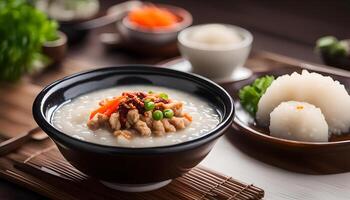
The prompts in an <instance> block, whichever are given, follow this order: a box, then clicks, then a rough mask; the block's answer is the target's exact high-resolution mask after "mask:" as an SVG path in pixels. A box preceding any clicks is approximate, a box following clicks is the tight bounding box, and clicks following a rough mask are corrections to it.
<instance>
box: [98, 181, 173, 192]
mask: <svg viewBox="0 0 350 200" xmlns="http://www.w3.org/2000/svg"><path fill="white" fill-rule="evenodd" d="M171 181H172V180H171V179H169V180H165V181H161V182H155V183H146V184H120V183H113V182H107V181H101V183H102V184H103V185H105V186H107V187H109V188H111V189H114V190H119V191H123V192H147V191H152V190H157V189H159V188H162V187H164V186H166V185H168V184H169V183H170V182H171Z"/></svg>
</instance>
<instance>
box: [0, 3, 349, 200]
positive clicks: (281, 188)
mask: <svg viewBox="0 0 350 200" xmlns="http://www.w3.org/2000/svg"><path fill="white" fill-rule="evenodd" d="M115 2H118V1H111V0H108V1H107V0H104V1H103V7H106V6H108V5H111V4H114V3H115ZM155 2H167V3H169V2H173V3H174V4H175V5H179V6H182V7H185V8H187V9H188V10H190V11H191V12H192V13H193V16H194V23H196V24H198V23H209V22H222V23H231V24H238V25H240V26H243V27H245V28H247V29H249V30H250V31H251V32H252V33H253V35H254V45H253V50H254V51H259V50H266V51H272V52H276V53H279V54H283V55H286V56H289V57H294V58H299V59H303V60H306V61H310V62H315V63H320V62H321V61H320V59H319V58H318V56H317V55H315V54H314V52H313V43H314V41H315V39H316V38H317V37H319V36H322V35H324V34H333V35H336V36H338V37H342V38H344V37H346V36H349V35H350V32H349V29H348V24H349V20H350V14H349V12H348V10H349V5H348V4H346V2H345V1H344V2H343V1H332V2H328V4H327V3H325V1H317V2H316V1H309V2H304V3H303V5H300V3H297V1H292V0H290V1H286V2H284V3H280V2H277V1H276V2H273V3H271V2H270V3H268V4H266V3H265V4H263V3H262V2H260V1H252V0H250V1H211V2H204V1H186V0H178V1H176V2H175V1H155ZM199 2H200V3H199ZM213 8H214V9H215V12H214V11H213ZM325 13H326V14H325ZM111 31H113V26H109V27H104V28H101V29H98V30H94V31H92V32H91V34H90V35H89V36H88V38H87V39H86V40H85V41H83V42H82V43H79V44H76V45H74V46H71V47H70V49H69V53H68V59H69V60H70V63H68V64H66V65H65V66H64V68H61V69H57V70H66V71H67V72H69V71H70V70H71V71H74V67H75V65H81V66H86V68H91V67H103V66H110V65H116V64H126V63H147V64H155V63H157V62H160V61H162V60H164V58H161V57H152V58H150V57H141V56H136V55H134V54H132V53H130V52H123V51H113V52H110V51H106V50H105V49H104V48H103V46H102V45H101V44H100V42H99V40H98V36H99V34H100V33H103V32H111ZM46 73H47V74H46V75H43V76H39V77H38V78H36V79H35V80H34V81H33V82H34V83H35V84H38V85H41V86H42V85H45V84H47V83H49V82H51V81H53V80H50V79H48V78H46V77H52V76H51V75H52V74H54V73H55V71H54V70H53V71H49V72H46ZM56 78H59V77H56ZM239 144H240V141H239V140H237V139H236V138H234V137H233V136H232V135H226V136H224V137H222V138H221V139H220V140H219V142H218V143H217V144H216V145H215V147H214V149H213V151H212V152H211V153H210V154H209V156H208V157H207V158H206V159H205V160H204V161H203V164H204V165H205V166H208V167H210V168H212V169H214V170H218V171H220V172H223V173H225V174H227V175H230V176H233V177H235V178H237V179H239V180H242V181H245V182H247V183H253V184H256V185H257V186H259V187H261V188H263V189H264V190H265V192H266V199H310V200H311V199H325V200H326V199H327V200H328V199H344V200H345V199H350V173H344V174H337V175H305V174H299V173H294V172H290V171H286V170H283V169H280V168H277V167H274V166H272V165H269V164H266V163H265V162H262V161H258V160H257V159H255V158H254V157H251V156H248V155H247V154H245V153H243V152H242V151H241V150H240V148H238V147H239ZM260 156H264V155H260ZM0 199H28V200H31V199H45V198H44V197H42V196H40V195H38V194H35V193H33V192H31V191H28V190H26V189H24V188H20V187H18V186H16V185H14V184H12V183H9V182H7V181H4V180H0Z"/></svg>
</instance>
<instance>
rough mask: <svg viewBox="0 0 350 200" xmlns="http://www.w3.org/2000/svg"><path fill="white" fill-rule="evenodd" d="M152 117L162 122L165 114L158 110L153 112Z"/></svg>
mask: <svg viewBox="0 0 350 200" xmlns="http://www.w3.org/2000/svg"><path fill="white" fill-rule="evenodd" d="M152 117H153V119H154V120H162V119H163V112H162V111H160V110H156V111H154V112H153V114H152Z"/></svg>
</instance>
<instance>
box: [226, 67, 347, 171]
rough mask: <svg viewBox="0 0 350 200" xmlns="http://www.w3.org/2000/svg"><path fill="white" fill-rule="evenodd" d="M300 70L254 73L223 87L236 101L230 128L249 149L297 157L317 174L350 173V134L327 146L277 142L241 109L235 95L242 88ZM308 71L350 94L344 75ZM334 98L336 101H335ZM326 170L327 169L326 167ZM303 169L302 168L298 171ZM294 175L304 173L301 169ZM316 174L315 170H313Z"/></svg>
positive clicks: (286, 141)
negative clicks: (326, 78)
mask: <svg viewBox="0 0 350 200" xmlns="http://www.w3.org/2000/svg"><path fill="white" fill-rule="evenodd" d="M302 69H303V68H300V67H285V68H275V69H272V70H268V71H263V72H255V73H254V74H253V76H252V77H250V78H249V79H246V80H242V81H237V82H233V83H225V84H224V85H223V86H224V88H225V89H226V90H228V92H229V93H230V94H231V96H232V97H233V98H234V99H235V100H236V101H235V109H236V114H235V119H234V123H233V125H232V129H233V132H234V133H235V134H239V135H240V136H243V137H244V138H245V139H246V140H247V141H248V143H250V145H252V146H254V145H255V146H259V147H258V148H257V150H259V149H264V150H266V149H269V150H271V151H270V152H275V153H276V152H278V153H279V154H282V155H283V154H285V155H286V156H290V157H291V159H292V157H294V158H295V157H297V158H300V159H306V160H308V161H310V160H312V162H311V163H315V162H316V163H317V162H318V163H322V164H316V165H315V167H317V166H321V169H319V170H318V172H319V173H338V172H346V171H350V157H349V156H348V155H349V152H350V133H349V134H346V135H345V136H341V137H331V138H330V141H329V142H326V143H320V142H301V141H292V140H286V139H280V138H276V137H272V136H270V135H269V130H268V128H263V127H259V126H258V125H257V124H256V123H255V119H254V117H252V116H251V115H249V114H248V113H247V112H246V111H245V110H244V109H243V108H242V106H241V104H240V102H239V100H238V91H239V89H240V88H242V87H243V86H245V85H248V84H251V83H252V82H253V81H254V80H255V79H256V78H258V77H261V76H264V75H273V76H275V77H278V76H280V75H284V74H291V73H293V72H295V71H296V72H298V73H300V72H301V71H302ZM308 70H309V71H313V72H317V73H320V74H323V75H325V76H331V77H332V78H333V79H335V80H338V81H339V82H340V83H342V84H343V85H344V86H345V88H347V91H348V92H349V93H350V76H348V74H346V73H344V75H340V74H339V73H331V72H323V71H319V70H317V69H313V70H310V69H308ZM335 98H336V97H335ZM325 166H326V167H325ZM301 168H302V167H301ZM297 171H303V170H302V169H301V170H300V168H299V170H297ZM314 171H315V170H314Z"/></svg>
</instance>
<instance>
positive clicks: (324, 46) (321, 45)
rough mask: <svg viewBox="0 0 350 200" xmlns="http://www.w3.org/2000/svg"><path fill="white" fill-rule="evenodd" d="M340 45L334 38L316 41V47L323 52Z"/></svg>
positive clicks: (329, 37) (326, 37) (322, 38)
mask: <svg viewBox="0 0 350 200" xmlns="http://www.w3.org/2000/svg"><path fill="white" fill-rule="evenodd" d="M336 43H338V39H337V38H335V37H333V36H325V37H321V38H320V39H318V40H317V41H316V47H317V48H318V49H320V50H322V51H324V50H328V49H330V48H331V47H332V46H333V45H334V44H336Z"/></svg>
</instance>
